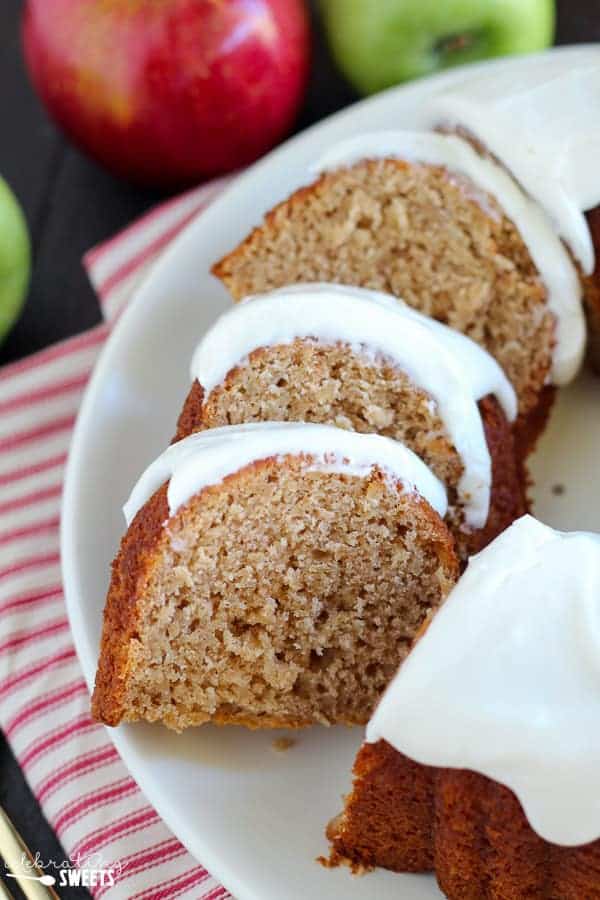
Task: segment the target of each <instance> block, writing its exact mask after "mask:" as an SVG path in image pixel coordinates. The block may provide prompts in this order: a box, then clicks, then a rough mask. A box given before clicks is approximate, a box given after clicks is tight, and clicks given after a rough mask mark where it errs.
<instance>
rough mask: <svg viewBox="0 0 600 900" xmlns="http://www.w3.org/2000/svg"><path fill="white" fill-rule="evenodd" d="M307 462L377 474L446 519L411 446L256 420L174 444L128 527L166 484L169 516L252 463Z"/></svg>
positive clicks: (142, 482) (144, 481)
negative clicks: (285, 459) (297, 459)
mask: <svg viewBox="0 0 600 900" xmlns="http://www.w3.org/2000/svg"><path fill="white" fill-rule="evenodd" d="M285 456H303V457H306V458H307V468H308V469H311V470H315V469H316V470H319V471H327V472H337V473H341V474H344V475H350V476H357V477H361V478H366V477H367V476H368V475H370V473H371V472H372V471H373V469H375V468H377V469H379V470H380V471H381V472H383V473H384V474H385V475H386V476H387V477H389V478H390V479H392V480H393V481H394V482H401V484H402V489H403V491H404V492H406V493H413V492H416V493H418V494H420V495H421V497H423V498H424V499H425V500H427V502H428V503H429V504H430V506H432V507H433V509H435V510H436V512H437V513H438V514H439V515H440V516H442V517H443V516H445V515H446V510H447V500H446V491H445V488H444V486H443V485H442V483H441V482H440V481H438V479H437V478H436V477H435V475H434V474H433V472H431V471H430V469H428V467H427V466H426V465H425V463H423V462H422V461H421V460H420V459H419V457H418V456H416V455H415V454H414V453H413V452H412V451H411V450H409V449H408V447H405V446H404V445H403V444H401V443H399V442H398V441H393V440H391V439H390V438H385V437H380V436H379V435H376V434H356V433H354V432H352V431H344V430H342V429H341V428H335V427H333V426H331V425H313V424H307V423H304V422H302V423H300V422H289V423H288V422H259V423H253V424H249V425H228V426H225V427H224V428H211V429H209V430H208V431H201V432H198V433H196V434H192V435H190V436H189V437H187V438H184V439H183V440H182V441H178V442H177V443H176V444H171V446H170V447H168V448H167V449H166V450H165V451H164V453H162V454H161V455H160V456H159V457H158V458H157V459H156V460H155V461H154V462H153V463H152V464H151V465H150V466H149V467H148V468H147V469H146V471H145V472H144V473H143V474H142V476H141V477H140V479H139V480H138V482H137V484H136V485H135V487H134V489H133V491H132V492H131V495H130V497H129V500H128V501H127V503H126V504H125V506H124V507H123V512H124V514H125V519H126V520H127V524H128V525H129V524H130V523H131V521H132V520H133V518H134V516H135V514H136V513H137V511H138V510H139V509H140V508H141V507H142V506H143V505H144V503H146V502H147V501H148V500H149V499H150V497H151V496H152V494H154V492H155V491H156V490H158V488H159V487H161V486H162V485H163V484H164V483H165V482H166V481H168V482H169V486H168V489H167V500H168V504H169V514H170V515H174V514H175V513H176V512H177V510H178V509H179V508H180V507H181V506H182V505H183V504H184V503H186V502H187V501H188V500H190V499H191V498H192V497H193V496H194V495H195V494H197V493H199V492H200V491H201V490H202V489H203V488H205V487H208V486H210V485H215V484H220V483H221V482H222V481H223V479H224V478H226V477H227V476H228V475H232V474H233V473H234V472H239V471H240V469H243V468H244V467H245V466H248V465H250V464H251V463H253V462H257V461H260V460H264V459H270V458H272V457H280V458H283V457H285Z"/></svg>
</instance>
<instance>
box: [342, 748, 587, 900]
mask: <svg viewBox="0 0 600 900" xmlns="http://www.w3.org/2000/svg"><path fill="white" fill-rule="evenodd" d="M327 836H328V838H329V840H330V841H331V844H332V857H331V860H330V864H333V865H335V864H338V863H340V862H343V861H349V862H350V864H351V865H352V866H353V867H356V868H360V867H363V866H367V867H372V866H381V867H383V868H387V869H391V870H392V871H396V872H426V871H435V874H436V877H437V880H438V883H439V885H440V888H441V889H442V891H443V892H444V893H445V895H446V896H447V897H448V898H449V900H483V898H486V900H525V898H531V900H599V898H600V840H598V841H594V842H592V843H590V844H586V845H584V846H581V847H559V846H557V845H555V844H550V843H549V842H548V841H545V840H543V839H542V838H541V837H539V836H538V835H537V834H536V833H535V832H534V831H533V829H532V828H531V827H530V825H529V823H528V822H527V819H526V817H525V814H524V812H523V809H522V807H521V805H520V804H519V801H518V800H517V798H516V797H515V795H514V794H513V793H512V792H511V791H510V790H508V788H506V787H504V786H503V785H500V784H498V783H497V782H495V781H492V780H491V779H489V778H486V777H485V776H483V775H479V774H477V773H475V772H469V771H466V770H463V769H439V768H435V767H432V766H423V765H420V764H418V763H415V762H413V761H412V760H410V759H408V758H407V757H405V756H403V755H402V754H401V753H398V752H397V751H396V750H394V749H393V748H392V747H391V746H390V745H389V744H388V743H386V741H378V742H377V743H376V744H363V746H362V747H361V749H360V751H359V753H358V755H357V758H356V762H355V764H354V783H353V787H352V791H351V793H350V795H349V796H348V797H347V798H346V802H345V807H344V810H343V812H342V813H341V814H340V815H339V816H337V818H335V819H334V820H333V821H332V822H331V823H330V824H329V826H328V828H327Z"/></svg>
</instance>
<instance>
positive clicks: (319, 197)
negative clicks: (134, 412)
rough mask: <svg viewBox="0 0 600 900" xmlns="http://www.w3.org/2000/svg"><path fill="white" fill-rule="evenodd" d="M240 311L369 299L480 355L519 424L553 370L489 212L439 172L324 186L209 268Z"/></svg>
mask: <svg viewBox="0 0 600 900" xmlns="http://www.w3.org/2000/svg"><path fill="white" fill-rule="evenodd" d="M214 271H215V274H216V275H218V276H219V277H220V278H221V279H222V280H223V281H224V283H225V284H226V286H227V287H228V289H229V290H230V292H231V293H232V295H233V297H234V298H235V299H238V300H239V299H241V298H243V297H245V296H247V295H248V294H254V293H261V292H265V291H268V290H271V289H273V288H276V287H283V286H285V285H287V284H293V283H298V282H314V281H332V282H339V283H342V284H350V285H357V286H362V287H367V288H374V289H377V290H381V291H385V292H388V293H391V294H395V295H396V296H398V297H402V298H403V299H404V300H405V301H406V302H407V303H408V304H410V305H411V306H413V307H415V308H416V309H418V310H420V311H421V312H423V313H425V314H427V315H429V316H432V317H433V318H435V319H437V320H439V321H442V322H445V323H446V324H448V325H450V326H451V327H452V328H455V329H457V330H459V331H461V332H463V333H464V334H467V335H468V336H469V337H471V338H472V339H473V340H475V341H477V342H478V343H479V344H481V345H482V346H484V347H485V348H486V349H487V350H488V351H489V352H490V353H491V354H492V355H493V356H494V357H495V358H496V359H497V360H498V361H499V362H500V364H501V365H502V367H503V368H504V371H505V372H506V374H507V376H508V378H509V379H510V381H511V382H512V384H513V385H514V386H515V389H516V391H517V394H518V396H519V401H520V409H521V412H522V413H527V412H528V411H529V410H530V409H531V408H533V407H534V406H535V404H536V402H537V398H538V395H539V393H540V391H541V389H542V387H543V385H544V384H545V382H546V380H547V376H548V374H549V372H550V369H551V365H552V350H553V344H554V318H553V316H552V314H551V313H550V311H549V310H548V307H547V305H546V291H545V288H544V286H543V284H542V283H541V280H540V278H539V274H538V272H537V269H536V267H535V265H534V263H533V261H532V259H531V256H530V254H529V251H528V250H527V247H526V246H525V244H524V242H523V240H522V238H521V236H520V235H519V233H518V231H517V229H516V228H515V226H514V225H513V223H512V222H511V221H510V220H509V219H507V217H506V216H505V215H504V214H503V212H502V210H501V208H500V207H499V205H498V204H497V203H496V201H495V200H494V199H493V198H492V197H489V196H487V195H486V194H484V193H482V192H481V191H480V190H479V189H478V188H477V187H476V186H475V185H473V184H472V183H470V182H469V181H467V180H466V179H464V178H459V177H456V176H454V175H453V174H452V173H449V172H447V171H446V170H444V169H443V168H439V167H434V166H427V165H418V164H409V163H406V162H403V161H399V160H391V159H388V160H370V161H364V162H361V163H357V164H356V165H354V166H351V167H349V168H347V169H342V170H339V171H337V172H332V173H327V174H325V175H323V176H322V177H321V178H320V179H319V181H317V182H316V183H315V184H314V185H312V186H310V187H308V188H302V189H301V190H299V191H298V192H296V194H294V195H292V196H291V197H290V198H289V199H288V200H287V201H285V202H284V203H282V204H280V205H279V206H278V207H276V208H275V209H274V210H272V212H271V213H269V214H268V215H267V217H266V219H265V222H264V223H263V225H262V226H260V227H259V228H257V229H255V231H254V232H253V233H252V234H251V235H250V236H249V238H248V239H247V240H246V241H245V242H244V243H242V244H241V245H240V246H239V247H238V248H237V249H236V250H234V251H233V252H232V253H230V254H229V256H227V257H225V259H223V260H222V261H221V262H220V263H218V264H217V265H216V266H215V268H214Z"/></svg>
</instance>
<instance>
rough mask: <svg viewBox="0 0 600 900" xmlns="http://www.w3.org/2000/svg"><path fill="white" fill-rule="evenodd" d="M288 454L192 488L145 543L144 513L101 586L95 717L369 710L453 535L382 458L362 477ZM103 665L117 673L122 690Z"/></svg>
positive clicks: (345, 714)
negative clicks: (125, 614) (127, 604)
mask: <svg viewBox="0 0 600 900" xmlns="http://www.w3.org/2000/svg"><path fill="white" fill-rule="evenodd" d="M286 462H287V464H286V465H282V464H281V463H280V462H277V461H275V460H270V461H266V462H263V463H257V464H254V465H253V466H251V467H250V468H247V469H245V470H242V471H241V472H239V473H237V474H236V475H234V476H230V477H229V478H228V479H226V481H225V482H224V483H223V484H221V485H219V486H216V487H214V488H209V489H206V490H204V492H203V493H202V495H201V497H200V498H195V499H194V500H193V501H190V502H189V503H187V504H186V505H185V506H184V507H182V508H181V509H180V510H179V512H178V513H177V514H175V515H174V516H173V517H172V518H171V519H170V520H169V521H168V524H167V525H166V527H164V528H163V529H162V533H161V536H160V539H159V542H158V545H154V544H153V549H152V552H151V553H149V552H148V553H146V555H144V553H145V551H144V550H143V548H142V547H141V545H140V539H141V540H142V543H143V534H144V532H145V531H146V530H147V523H146V522H145V521H144V520H145V517H146V516H147V515H148V511H147V510H146V509H145V508H144V509H142V511H140V513H139V514H138V516H137V517H136V520H134V523H133V524H132V526H131V527H130V529H129V532H128V534H127V536H126V537H125V539H124V544H123V546H122V549H121V553H120V556H119V558H118V559H117V561H116V563H115V573H114V576H113V584H112V587H111V594H110V595H109V600H108V606H107V616H106V623H107V624H106V626H105V647H104V649H103V658H104V671H102V670H101V671H100V673H99V677H98V680H97V688H96V698H95V711H96V713H97V714H99V715H100V717H101V718H102V719H103V720H104V721H108V722H109V724H115V722H116V721H119V720H121V719H126V720H134V719H146V720H150V721H153V720H162V721H163V722H164V723H165V724H167V725H169V726H171V727H173V728H176V729H181V728H184V727H186V726H188V725H194V724H200V723H202V722H205V721H208V720H210V719H212V720H214V721H217V722H220V723H243V724H246V725H249V726H251V727H260V726H292V727H293V726H303V725H308V724H311V723H313V722H321V723H324V724H330V723H335V722H347V723H365V722H366V721H367V720H368V718H369V716H370V714H371V712H372V710H373V707H374V704H375V702H376V701H377V699H378V697H379V696H380V694H381V693H382V691H383V690H384V688H385V687H386V685H387V683H388V682H389V680H390V678H391V676H392V675H393V673H394V672H395V670H396V669H397V667H398V665H399V663H400V662H401V660H402V659H403V657H404V656H405V655H406V653H407V651H408V648H409V646H410V644H411V641H412V640H413V638H414V637H415V634H416V632H417V631H418V629H419V628H420V627H421V626H422V624H423V622H424V620H425V619H426V618H427V616H428V615H429V613H430V611H431V610H432V609H434V608H436V607H437V606H439V604H440V603H441V602H442V600H443V599H444V597H445V596H446V595H447V593H448V592H449V590H450V588H451V586H452V584H453V583H454V581H455V580H456V577H457V562H456V557H455V554H454V551H453V546H452V539H451V537H450V535H449V533H448V531H447V529H446V528H445V526H444V524H443V523H442V521H441V520H440V519H439V517H438V516H437V514H436V513H435V512H434V511H433V510H432V509H431V507H430V506H429V505H428V504H427V503H426V502H425V501H424V500H423V499H422V498H420V497H419V496H418V495H416V494H414V493H403V492H402V490H399V488H398V485H397V484H394V485H393V484H391V483H390V482H389V481H388V480H387V479H386V478H385V477H384V476H383V475H382V474H381V473H379V472H378V471H375V472H373V473H372V474H371V475H370V476H369V477H367V478H362V477H358V476H350V475H341V474H336V473H333V472H328V471H318V470H310V468H307V465H306V463H305V462H302V460H300V459H298V458H293V457H290V458H286ZM162 493H163V497H162V499H161V496H160V494H161V492H158V493H157V494H156V495H154V498H153V499H152V501H150V502H151V503H154V504H155V505H156V504H162V506H163V509H162V511H160V510H159V511H158V513H157V518H158V519H160V518H161V516H162V517H163V518H164V512H165V510H164V505H165V499H164V489H163V491H162ZM128 542H129V544H128ZM136 547H137V549H135V548H136ZM132 548H133V549H132ZM132 553H134V555H135V556H136V559H135V568H136V571H140V572H141V573H142V576H141V578H140V579H138V581H137V583H136V587H135V591H136V596H135V600H134V603H135V610H134V612H133V614H132V615H131V617H130V622H129V625H128V628H126V629H125V632H126V633H123V629H122V628H121V634H120V635H119V634H118V633H117V631H116V630H115V628H114V624H115V622H114V620H113V618H112V615H113V613H111V610H112V611H113V612H114V611H115V610H117V609H118V607H119V605H120V604H121V603H122V597H121V593H122V592H123V593H125V592H126V591H127V572H128V571H130V570H131V566H132V556H131V554H132ZM140 553H141V554H142V556H141V557H140V556H139V554H140ZM119 660H121V662H120V663H119ZM115 669H121V670H122V671H124V672H125V676H124V679H123V681H122V682H120V683H121V688H120V689H119V688H115V684H117V683H118V679H117V680H115V678H114V672H115ZM107 673H110V679H107V678H106V675H107Z"/></svg>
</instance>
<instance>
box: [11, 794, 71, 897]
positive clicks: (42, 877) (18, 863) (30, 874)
mask: <svg viewBox="0 0 600 900" xmlns="http://www.w3.org/2000/svg"><path fill="white" fill-rule="evenodd" d="M0 856H2V858H3V859H4V862H5V864H6V872H5V874H6V877H7V878H14V879H15V881H16V882H17V884H18V885H19V887H20V888H21V890H22V891H23V893H24V894H25V896H26V897H27V900H48V898H49V897H52V898H53V900H59V896H58V894H57V893H56V891H53V890H52V885H53V884H55V883H56V879H55V878H54V876H53V875H50V874H49V873H46V872H43V871H42V870H41V869H40V868H39V866H37V865H36V864H35V863H34V861H33V856H32V854H31V852H30V850H29V847H28V846H27V844H26V843H25V841H24V840H23V838H22V837H21V835H20V834H19V832H18V831H17V829H16V828H15V826H14V825H13V823H12V822H11V821H10V819H9V818H8V816H7V815H6V813H5V812H4V810H3V809H2V807H1V806H0ZM24 859H28V860H29V862H28V863H26V862H24ZM0 887H2V885H1V883H0ZM3 890H4V891H5V893H4V894H2V893H0V897H2V898H3V900H4V898H8V900H12V897H11V895H10V892H9V891H8V890H7V889H6V888H3Z"/></svg>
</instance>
